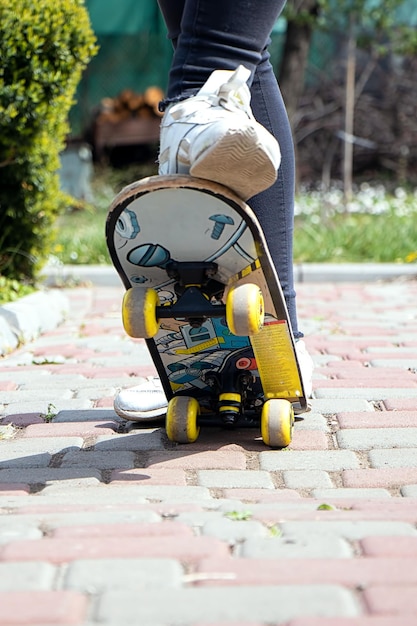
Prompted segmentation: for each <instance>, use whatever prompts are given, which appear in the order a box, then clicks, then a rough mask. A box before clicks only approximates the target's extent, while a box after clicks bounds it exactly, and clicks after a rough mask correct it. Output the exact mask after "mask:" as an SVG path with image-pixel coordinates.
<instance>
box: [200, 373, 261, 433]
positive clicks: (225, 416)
mask: <svg viewBox="0 0 417 626" xmlns="http://www.w3.org/2000/svg"><path fill="white" fill-rule="evenodd" d="M202 378H203V380H204V382H205V383H206V384H207V385H209V386H210V387H212V388H215V390H216V391H217V393H218V402H217V410H218V413H219V416H220V417H221V420H222V422H223V425H224V426H225V427H226V428H231V427H234V426H236V424H237V422H238V420H239V417H240V416H241V415H242V413H243V412H244V399H245V397H246V390H247V389H248V388H249V386H250V383H251V382H252V376H250V375H248V374H247V373H246V372H245V373H243V372H237V373H235V374H234V375H228V376H227V377H223V376H222V375H221V374H219V373H217V372H213V371H210V372H206V373H205V374H204V376H203V377H202Z"/></svg>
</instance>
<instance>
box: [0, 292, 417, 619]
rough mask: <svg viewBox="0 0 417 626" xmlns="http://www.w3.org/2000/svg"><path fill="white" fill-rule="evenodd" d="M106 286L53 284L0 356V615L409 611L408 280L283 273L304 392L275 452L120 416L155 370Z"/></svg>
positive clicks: (344, 615) (416, 462)
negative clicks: (307, 398) (20, 339)
mask: <svg viewBox="0 0 417 626" xmlns="http://www.w3.org/2000/svg"><path fill="white" fill-rule="evenodd" d="M122 294H123V290H122V287H121V286H120V287H94V286H92V287H89V288H82V289H74V290H67V291H66V295H67V297H68V302H69V315H68V317H67V319H66V321H65V322H64V323H63V324H61V325H60V326H59V327H57V328H56V329H55V330H49V331H46V332H45V333H44V334H43V335H42V336H41V337H38V338H37V339H35V340H34V341H33V342H32V343H28V344H26V345H24V346H22V347H20V348H17V349H15V350H14V352H12V353H11V354H9V355H7V356H5V357H3V358H2V359H1V360H0V393H1V400H0V594H1V598H0V602H1V605H0V606H1V611H0V624H8V625H10V624H11V623H17V624H19V623H21V624H23V623H33V624H44V623H45V624H46V623H53V624H55V626H58V624H65V623H74V624H77V625H78V626H96V625H98V624H99V623H103V624H109V626H120V624H121V623H123V624H138V623H143V624H149V625H151V624H152V626H162V625H165V626H166V624H170V623H181V624H182V625H183V626H198V625H202V624H203V623H204V626H225V624H226V623H227V624H228V626H233V625H236V624H239V626H240V625H241V626H266V624H268V623H276V624H280V625H282V626H318V624H320V626H330V625H331V626H400V625H401V626H411V624H412V625H413V626H414V624H416V623H417V622H416V620H417V606H416V601H415V591H416V587H417V570H416V567H415V562H416V559H415V555H416V554H417V541H416V538H417V513H416V511H417V504H416V502H417V457H416V454H417V437H416V432H417V374H416V373H415V367H414V364H415V358H416V357H415V350H416V349H417V318H416V314H415V302H416V301H417V282H414V281H407V282H402V281H398V282H396V281H393V282H390V283H378V284H370V283H363V284H358V283H356V284H349V283H343V284H337V283H334V284H320V283H317V284H315V285H314V286H313V287H312V285H310V284H308V283H306V284H300V285H298V294H299V296H298V303H299V313H300V319H301V322H302V324H301V326H302V327H303V330H304V331H305V334H306V343H307V344H308V347H309V349H310V351H311V353H312V356H313V358H314V360H315V363H316V371H315V375H314V381H313V382H314V388H315V397H314V398H313V399H312V401H311V403H312V410H311V412H310V413H308V414H305V415H304V416H302V417H300V418H297V419H296V423H295V427H294V437H293V441H292V443H291V445H290V446H289V448H288V449H286V450H281V451H279V450H269V449H268V448H266V447H265V446H264V444H263V443H262V441H261V439H260V432H259V431H257V430H252V429H238V430H236V431H223V430H220V429H218V428H215V429H210V428H209V427H204V428H202V430H201V434H200V437H199V439H198V441H197V442H195V443H194V444H191V445H175V444H172V443H170V442H168V440H167V437H166V434H165V431H164V428H163V424H161V423H144V424H140V423H133V422H124V421H123V420H122V419H120V418H119V417H118V416H117V415H116V414H115V412H114V411H113V407H112V402H113V396H114V394H115V393H116V391H117V390H118V389H120V388H121V387H128V386H130V385H132V384H135V383H136V382H140V381H141V380H142V379H143V377H145V376H147V375H150V374H153V373H154V371H155V370H154V367H153V364H152V362H151V360H150V358H149V355H148V353H147V349H146V344H145V342H144V341H142V340H132V339H129V338H128V337H127V336H126V335H125V332H124V330H123V328H122V323H121V319H120V301H121V297H122ZM2 418H3V419H2ZM51 418H53V419H52V421H48V420H50V419H51ZM138 594H139V595H138ZM138 598H140V599H139V600H138ZM272 599H273V601H272ZM201 607H204V609H203V613H202V608H201ZM202 616H203V617H202ZM13 620H14V621H13ZM173 620H175V621H173Z"/></svg>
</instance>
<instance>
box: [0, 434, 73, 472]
mask: <svg viewBox="0 0 417 626" xmlns="http://www.w3.org/2000/svg"><path fill="white" fill-rule="evenodd" d="M83 443H84V442H83V439H81V437H57V438H55V437H38V438H36V439H17V440H16V439H13V440H5V441H0V459H1V460H0V471H1V470H2V469H3V468H11V467H16V468H18V467H46V466H47V465H48V464H49V462H50V461H51V458H52V455H54V454H64V453H65V452H68V451H70V450H71V449H74V448H75V449H76V450H79V448H80V447H81V446H82V445H83Z"/></svg>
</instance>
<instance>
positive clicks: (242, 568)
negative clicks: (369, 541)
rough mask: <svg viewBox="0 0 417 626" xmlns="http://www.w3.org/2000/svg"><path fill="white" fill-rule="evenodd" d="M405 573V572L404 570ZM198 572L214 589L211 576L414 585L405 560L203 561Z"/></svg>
mask: <svg viewBox="0 0 417 626" xmlns="http://www.w3.org/2000/svg"><path fill="white" fill-rule="evenodd" d="M407 570H408V571H407ZM198 572H199V573H202V574H203V573H205V574H206V575H207V580H206V581H204V582H203V581H202V582H201V584H204V585H207V586H213V585H214V584H215V581H213V580H212V581H210V574H214V573H215V572H217V574H221V573H222V574H226V572H227V573H229V579H228V580H224V582H223V585H225V586H232V585H256V584H266V585H268V584H271V583H272V584H275V585H280V584H288V585H293V584H302V583H305V584H309V583H310V582H311V580H312V578H314V581H315V583H316V584H328V583H332V584H336V585H344V586H346V587H348V588H350V589H353V588H357V589H358V588H367V587H372V586H373V585H381V584H390V583H392V584H393V585H401V584H402V585H405V586H406V585H407V584H414V585H415V584H416V582H417V563H415V562H413V561H410V559H406V558H379V557H376V558H370V557H365V558H364V557H360V558H351V559H347V558H343V557H342V558H330V559H328V558H320V559H317V558H303V557H300V558H297V559H291V558H290V559H285V558H279V559H275V558H267V559H259V558H252V559H233V560H231V559H220V560H219V559H205V560H203V561H201V562H200V563H199V565H198Z"/></svg>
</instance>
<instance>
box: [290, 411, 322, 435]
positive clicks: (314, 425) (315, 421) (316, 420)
mask: <svg viewBox="0 0 417 626" xmlns="http://www.w3.org/2000/svg"><path fill="white" fill-rule="evenodd" d="M295 429H296V430H309V431H310V430H320V431H323V432H328V431H329V427H328V425H327V420H326V418H325V417H324V416H323V415H322V414H321V413H312V412H309V413H306V414H305V415H304V416H303V415H300V416H299V417H296V419H295Z"/></svg>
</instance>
